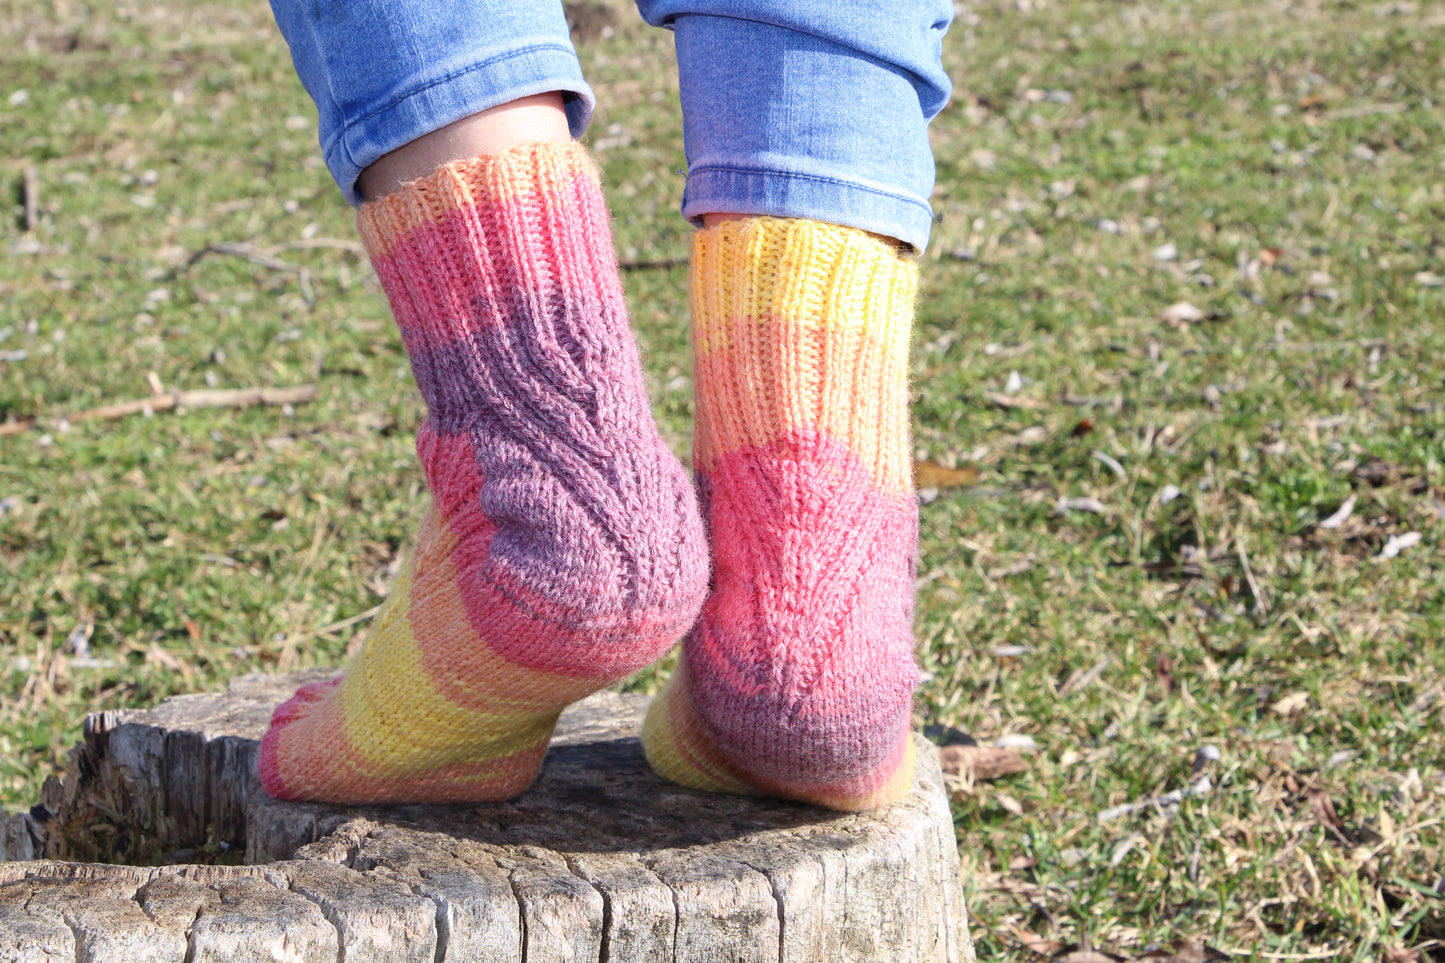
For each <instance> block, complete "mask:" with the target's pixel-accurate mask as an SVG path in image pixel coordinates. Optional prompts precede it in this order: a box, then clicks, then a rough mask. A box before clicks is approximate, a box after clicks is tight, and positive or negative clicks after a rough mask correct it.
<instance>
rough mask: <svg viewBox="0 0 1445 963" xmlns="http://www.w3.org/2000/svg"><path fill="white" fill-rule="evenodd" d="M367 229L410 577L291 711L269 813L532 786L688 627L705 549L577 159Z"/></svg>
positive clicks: (472, 189) (538, 166)
mask: <svg viewBox="0 0 1445 963" xmlns="http://www.w3.org/2000/svg"><path fill="white" fill-rule="evenodd" d="M359 227H360V230H361V236H362V239H363V240H364V241H365V243H366V246H367V250H368V251H369V253H370V254H371V258H372V263H373V264H374V265H375V267H376V272H377V275H378V277H379V278H380V279H381V284H382V287H383V288H384V289H385V291H386V293H387V297H388V299H389V300H390V303H391V307H392V311H393V313H394V314H395V316H396V319H397V322H398V324H399V326H400V328H401V335H402V341H403V343H404V344H405V346H406V350H407V353H408V354H409V355H410V357H411V364H412V372H413V374H414V375H415V377H416V382H417V386H418V387H419V388H420V389H421V393H422V395H423V397H424V398H425V399H426V403H427V408H428V411H429V418H428V419H427V421H426V423H425V424H424V425H423V426H422V428H421V431H420V434H419V437H418V439H417V453H418V455H419V456H420V458H421V463H422V467H423V469H424V471H425V474H426V480H427V485H428V487H429V488H430V489H431V493H432V506H431V508H430V511H429V514H428V515H427V518H426V521H425V523H424V524H423V526H422V531H421V535H420V538H419V539H418V542H417V545H416V549H415V552H414V555H413V557H412V558H411V560H410V563H409V565H408V567H407V568H406V570H405V572H404V573H403V575H402V577H401V578H400V580H399V581H398V583H397V585H396V587H395V588H394V589H393V590H392V593H391V595H390V597H389V598H388V599H387V601H386V603H385V605H384V606H383V607H382V611H381V613H380V615H379V616H378V617H377V619H376V622H375V624H374V625H373V626H372V627H371V630H370V635H369V636H368V638H367V639H366V641H365V644H364V645H363V647H362V649H361V651H360V654H359V655H358V656H357V658H356V659H355V661H354V662H353V663H352V664H351V665H350V667H349V668H348V669H347V671H346V673H345V675H344V676H343V677H341V678H339V679H336V680H333V681H331V682H327V683H324V684H320V685H314V686H307V687H305V688H303V689H302V690H300V691H299V692H297V693H296V695H295V696H294V697H293V698H292V699H291V700H290V701H289V702H287V703H285V704H284V705H282V706H281V707H280V708H278V709H277V710H276V712H275V715H274V717H273V719H272V722H271V728H270V731H268V732H267V733H266V736H265V739H264V740H263V742H262V746H261V764H260V773H261V779H262V784H263V785H264V787H265V789H266V791H267V792H268V793H270V794H271V795H272V796H275V797H278V798H284V799H310V800H320V801H327V802H338V803H374V802H424V801H439V802H440V801H449V802H479V801H485V800H495V799H504V798H507V797H510V796H514V795H516V794H518V793H520V792H522V791H523V790H525V789H526V788H527V787H528V786H529V785H531V783H532V781H533V779H534V778H535V777H536V774H537V771H538V769H539V768H540V766H541V762H542V756H543V754H544V753H545V751H546V746H547V740H548V738H549V737H550V735H551V732H552V727H553V725H554V723H555V722H556V720H557V715H558V713H559V712H560V711H561V709H562V707H563V706H565V705H567V704H568V703H570V702H573V701H575V700H577V699H579V698H581V697H582V696H584V695H586V694H588V693H590V692H593V691H595V690H597V689H599V688H601V687H603V686H605V685H608V684H609V683H612V682H614V681H616V680H618V679H620V678H622V677H624V676H626V675H628V674H630V673H632V672H634V671H636V670H637V669H639V668H641V667H643V666H645V665H647V664H648V663H650V662H652V661H653V660H654V659H656V658H657V657H658V656H659V655H661V654H662V653H663V652H664V651H666V650H667V649H668V648H669V647H670V646H672V645H673V644H674V643H675V642H676V641H677V639H678V638H679V637H681V635H682V634H683V633H684V632H686V631H687V629H688V627H689V626H690V625H691V624H692V622H693V620H694V619H695V618H696V615H697V611H698V607H699V606H700V605H701V602H702V598H703V595H704V594H705V593H706V587H707V578H708V563H707V553H706V544H705V539H704V535H703V530H702V522H701V518H700V516H699V514H698V510H697V505H696V500H695V495H694V492H693V488H692V485H691V483H690V480H689V479H688V477H687V475H686V473H685V471H684V470H683V468H682V466H681V465H680V464H679V463H678V462H677V460H676V458H674V457H673V455H672V453H671V452H670V451H669V450H668V449H667V447H666V445H665V444H664V442H663V441H662V439H661V437H660V436H659V435H658V433H657V428H656V425H655V424H654V422H653V420H652V417H651V414H650V410H649V405H648V398H647V393H646V390H645V388H644V385H643V380H642V369H641V365H640V364H639V360H638V354H637V348H636V345H635V343H634V342H633V340H632V335H631V333H630V331H629V330H628V325H627V315H626V309H625V306H624V304H623V299H622V289H621V286H620V284H619V280H618V274H617V265H616V261H615V259H614V256H613V253H612V240H611V235H610V233H609V228H608V224H607V211H606V207H605V205H604V203H603V200H602V195H601V192H600V189H599V187H598V183H597V173H596V170H595V168H594V167H593V165H592V162H591V161H590V159H589V158H588V157H587V155H586V153H585V152H584V151H583V149H582V148H581V147H579V146H577V145H575V144H574V145H567V146H559V145H551V144H534V145H528V146H525V147H519V148H515V149H512V150H508V151H504V152H502V153H498V154H493V155H488V156H485V157H481V158H479V159H476V160H473V161H468V162H465V163H455V164H450V165H447V166H446V167H443V168H441V169H440V170H438V171H436V172H435V173H433V174H431V175H429V176H428V177H425V178H422V179H420V180H418V181H415V182H413V183H411V184H409V185H407V186H406V187H404V188H402V189H401V190H399V191H397V192H396V193H394V194H391V195H388V196H386V197H384V198H382V199H380V200H377V201H374V202H372V203H369V204H367V205H366V206H364V207H363V208H362V209H361V212H360V216H359Z"/></svg>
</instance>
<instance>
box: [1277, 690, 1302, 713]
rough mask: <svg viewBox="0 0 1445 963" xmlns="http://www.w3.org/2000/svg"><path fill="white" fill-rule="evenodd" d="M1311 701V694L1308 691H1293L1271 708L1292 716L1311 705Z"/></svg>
mask: <svg viewBox="0 0 1445 963" xmlns="http://www.w3.org/2000/svg"><path fill="white" fill-rule="evenodd" d="M1309 703H1310V694H1309V693H1308V692H1291V693H1290V694H1289V695H1287V696H1285V697H1284V698H1283V699H1280V700H1279V701H1278V702H1276V703H1275V704H1274V705H1272V706H1270V707H1269V708H1270V710H1271V711H1273V712H1274V713H1276V714H1278V715H1282V716H1291V715H1294V714H1295V713H1296V712H1298V711H1300V710H1301V709H1303V708H1304V707H1305V706H1307V705H1309Z"/></svg>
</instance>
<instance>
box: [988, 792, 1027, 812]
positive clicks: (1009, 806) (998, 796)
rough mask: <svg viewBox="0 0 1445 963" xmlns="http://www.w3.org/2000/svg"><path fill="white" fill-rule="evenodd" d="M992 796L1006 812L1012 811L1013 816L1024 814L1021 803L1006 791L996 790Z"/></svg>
mask: <svg viewBox="0 0 1445 963" xmlns="http://www.w3.org/2000/svg"><path fill="white" fill-rule="evenodd" d="M993 798H994V799H995V800H996V801H997V802H998V804H999V805H1000V806H1002V807H1003V808H1004V809H1005V810H1007V811H1008V812H1010V813H1013V814H1014V815H1015V816H1022V815H1023V814H1024V807H1023V804H1022V803H1020V802H1019V801H1018V800H1017V799H1015V798H1014V797H1012V796H1010V795H1009V794H1008V793H1006V792H996V793H994V794H993Z"/></svg>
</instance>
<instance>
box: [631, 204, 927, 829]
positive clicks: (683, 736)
mask: <svg viewBox="0 0 1445 963" xmlns="http://www.w3.org/2000/svg"><path fill="white" fill-rule="evenodd" d="M916 286H917V270H916V268H915V267H914V266H913V264H912V263H911V262H909V261H905V260H903V259H902V258H900V257H899V255H898V254H897V253H896V252H895V250H894V249H893V247H892V246H890V245H889V244H887V243H885V242H883V241H881V240H879V239H877V238H874V237H872V236H870V235H868V234H866V233H864V232H862V231H858V230H854V229H851V228H844V227H838V226H834V225H828V224H821V223H818V222H813V221H804V220H779V219H772V218H756V219H751V220H744V221H736V222H728V223H723V224H720V225H717V226H715V227H712V228H708V229H706V230H703V231H700V232H698V233H697V234H696V235H695V240H694V245H693V267H692V301H693V352H694V358H695V362H694V363H695V366H696V384H697V436H696V450H695V463H696V469H697V471H698V476H699V482H700V487H701V490H702V496H703V505H704V513H705V514H706V517H707V520H708V524H709V531H710V535H711V541H712V551H713V566H714V571H715V576H714V588H713V593H712V595H711V596H710V597H709V599H708V601H707V602H706V603H705V604H704V607H703V614H702V618H701V620H700V621H699V623H698V625H697V626H696V627H695V628H694V630H693V632H692V633H691V634H690V635H689V636H688V638H687V639H686V641H685V642H684V646H683V658H682V660H681V662H680V664H679V666H678V668H677V671H676V673H675V675H674V676H673V678H672V680H671V681H670V682H669V684H668V687H667V689H666V690H665V691H664V693H663V694H662V695H660V696H659V697H658V698H657V699H656V700H655V701H654V702H653V705H652V707H651V709H650V710H649V713H648V717H647V721H646V723H645V725H644V730H643V743H644V746H645V748H646V751H647V757H648V760H649V761H650V762H651V763H652V766H653V768H654V769H656V770H657V771H658V772H659V773H660V774H661V775H663V776H665V777H667V778H669V779H672V780H673V781H675V782H678V783H681V784H683V785H686V786H692V787H696V788H703V789H711V790H716V791H723V792H761V793H765V794H769V795H776V796H783V797H787V798H791V799H798V800H803V801H807V802H813V803H817V804H820V805H824V806H829V807H831V808H835V809H863V808H869V807H872V806H876V805H879V804H882V803H885V802H888V801H890V800H893V799H895V798H897V797H898V796H899V795H900V794H902V793H903V792H904V791H906V789H907V788H908V786H909V784H910V780H911V778H912V756H911V753H912V748H911V746H912V743H911V741H910V737H909V721H910V717H911V710H912V693H913V689H914V686H915V685H916V683H917V679H918V671H917V668H916V666H915V664H914V660H913V636H912V627H911V626H912V615H913V575H914V569H915V561H916V556H917V531H918V524H917V508H916V505H915V502H914V497H913V485H912V479H911V473H910V468H911V465H910V463H909V454H908V444H909V442H908V414H907V402H908V385H907V353H908V339H909V331H910V325H911V321H912V313H913V300H914V295H915V290H916Z"/></svg>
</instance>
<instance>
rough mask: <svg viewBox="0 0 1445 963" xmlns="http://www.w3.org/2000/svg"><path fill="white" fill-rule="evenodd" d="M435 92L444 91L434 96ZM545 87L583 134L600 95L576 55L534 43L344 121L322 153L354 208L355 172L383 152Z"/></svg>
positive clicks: (575, 133)
mask: <svg viewBox="0 0 1445 963" xmlns="http://www.w3.org/2000/svg"><path fill="white" fill-rule="evenodd" d="M518 60H526V61H527V64H526V67H525V68H524V69H521V70H512V69H510V68H508V67H507V65H508V64H509V63H510V62H513V61H518ZM499 68H501V69H499ZM439 91H445V96H444V97H438V96H437V94H438V92H439ZM549 91H561V92H562V93H563V94H564V95H565V96H566V105H565V106H566V110H567V124H568V128H569V129H570V130H571V133H572V136H573V137H574V138H577V137H581V136H582V134H583V133H584V132H585V131H586V129H587V125H588V123H589V122H590V121H591V119H592V112H593V109H594V107H595V106H596V103H597V99H596V96H595V95H594V94H593V92H592V88H591V87H590V86H588V84H587V82H586V80H584V79H583V77H582V69H581V66H580V65H579V64H578V62H577V56H576V54H575V52H574V51H573V50H572V49H571V48H570V47H566V46H563V45H561V44H535V45H532V46H529V47H524V48H521V49H518V50H509V51H507V52H506V53H505V54H503V55H501V56H497V57H493V58H491V59H489V60H486V61H483V62H481V63H477V64H473V65H471V66H469V67H468V68H467V69H466V70H461V71H457V72H455V73H451V74H448V75H446V76H445V77H440V78H438V79H436V80H434V81H431V82H430V83H427V84H423V85H421V86H419V87H416V88H413V89H412V90H410V91H408V92H407V93H406V94H405V95H403V96H401V97H397V98H395V99H393V100H392V101H391V102H390V103H388V104H386V105H385V106H384V107H380V108H377V109H376V110H373V111H370V112H368V113H366V114H364V115H362V116H360V117H356V118H350V119H348V120H347V121H346V122H345V124H344V126H342V127H340V129H339V130H338V131H337V133H336V135H335V137H334V138H333V139H332V141H331V143H330V144H329V145H324V146H323V149H322V156H323V157H324V159H325V162H326V166H327V168H328V169H329V170H330V171H331V175H332V177H333V178H335V180H336V183H337V186H338V187H340V188H341V193H342V194H343V195H344V196H345V197H346V199H347V200H348V201H349V202H350V203H351V204H352V205H353V206H357V205H360V204H361V203H362V200H363V199H362V197H361V195H360V194H359V193H358V192H357V189H356V181H357V178H359V177H360V176H361V172H362V171H363V170H365V169H366V168H367V167H369V166H371V164H373V163H374V162H375V161H376V160H377V159H379V158H380V157H382V156H383V155H385V154H388V153H390V152H392V151H394V150H396V149H397V148H399V147H403V146H405V145H406V144H409V143H411V142H412V141H414V140H416V139H417V138H419V137H422V136H424V135H426V134H430V133H432V132H433V131H436V130H440V129H441V128H443V127H446V126H447V125H449V124H453V123H456V122H457V121H459V120H462V119H463V118H466V117H470V116H471V115H473V114H476V113H479V112H481V111H483V110H487V109H489V108H492V107H497V106H500V105H502V104H506V103H510V102H511V101H513V100H517V99H519V98H522V97H530V96H533V95H534V94H542V93H547V92H549ZM426 101H431V103H424V102H426ZM408 108H409V109H408Z"/></svg>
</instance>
